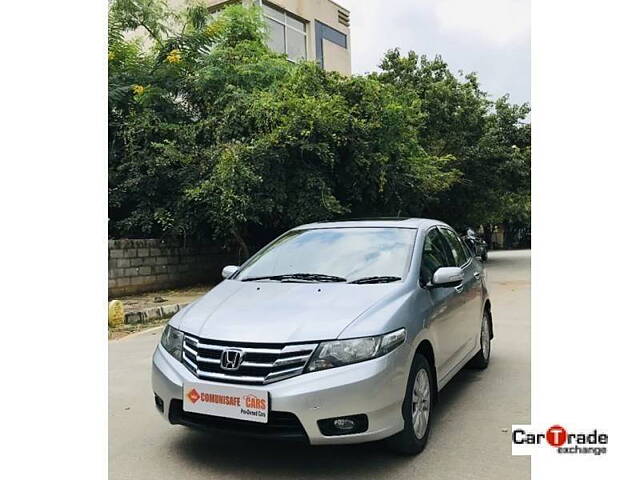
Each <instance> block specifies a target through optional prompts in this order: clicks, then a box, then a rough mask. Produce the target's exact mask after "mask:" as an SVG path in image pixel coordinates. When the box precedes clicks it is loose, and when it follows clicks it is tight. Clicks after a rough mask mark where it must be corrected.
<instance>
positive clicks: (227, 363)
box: [220, 348, 244, 370]
mask: <svg viewBox="0 0 640 480" xmlns="http://www.w3.org/2000/svg"><path fill="white" fill-rule="evenodd" d="M243 358H244V352H243V351H242V350H240V349H239V348H227V349H225V350H223V351H222V356H221V357H220V368H222V369H223V370H238V369H239V368H240V365H241V364H242V359H243Z"/></svg>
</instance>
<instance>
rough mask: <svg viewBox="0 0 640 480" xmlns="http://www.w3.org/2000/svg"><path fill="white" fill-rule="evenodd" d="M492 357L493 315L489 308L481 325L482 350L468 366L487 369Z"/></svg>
mask: <svg viewBox="0 0 640 480" xmlns="http://www.w3.org/2000/svg"><path fill="white" fill-rule="evenodd" d="M490 359H491V317H490V314H489V311H488V310H485V311H484V314H483V315H482V325H481V326H480V350H479V351H478V353H476V354H475V356H474V357H473V358H472V359H471V360H469V363H468V366H469V367H471V368H478V369H481V370H482V369H485V368H487V366H488V365H489V360H490Z"/></svg>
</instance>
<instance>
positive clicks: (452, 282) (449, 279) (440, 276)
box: [430, 267, 464, 288]
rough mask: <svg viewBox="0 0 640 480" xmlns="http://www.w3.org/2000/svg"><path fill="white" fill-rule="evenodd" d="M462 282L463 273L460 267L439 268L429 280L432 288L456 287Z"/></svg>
mask: <svg viewBox="0 0 640 480" xmlns="http://www.w3.org/2000/svg"><path fill="white" fill-rule="evenodd" d="M462 280H464V272H463V271H462V269H461V268H460V267H440V268H439V269H437V270H436V271H435V273H434V274H433V278H432V279H431V285H430V286H431V287H432V288H447V287H457V286H458V285H460V284H461V283H462Z"/></svg>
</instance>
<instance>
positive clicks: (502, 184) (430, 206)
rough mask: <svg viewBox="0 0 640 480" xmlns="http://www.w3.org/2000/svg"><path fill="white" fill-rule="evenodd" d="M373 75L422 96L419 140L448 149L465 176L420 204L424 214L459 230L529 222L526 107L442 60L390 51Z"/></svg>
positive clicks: (442, 151) (436, 150) (431, 148)
mask: <svg viewBox="0 0 640 480" xmlns="http://www.w3.org/2000/svg"><path fill="white" fill-rule="evenodd" d="M380 67H381V70H382V71H381V73H380V74H376V75H375V77H376V78H378V79H379V80H380V81H382V82H385V83H388V84H392V85H395V86H397V87H398V88H401V89H403V90H406V91H412V92H414V93H415V94H416V96H417V97H418V98H419V99H420V110H421V117H420V118H421V123H420V127H419V128H420V141H421V145H422V147H423V148H424V149H425V150H426V151H427V152H430V153H431V154H434V155H438V156H443V155H450V156H451V157H453V158H454V159H455V160H454V161H453V163H452V165H453V166H455V168H457V169H458V170H459V171H460V172H461V179H460V181H459V182H455V183H453V184H452V185H451V188H448V189H443V190H440V191H439V193H438V194H437V198H436V199H435V201H427V202H423V203H422V206H423V208H424V209H423V210H422V212H421V213H422V214H423V215H425V216H429V217H436V218H442V219H443V220H445V221H447V222H448V223H450V224H452V225H454V226H456V227H458V228H462V227H464V226H467V225H472V226H477V225H480V224H484V225H485V226H486V227H487V228H486V229H487V230H488V231H491V230H492V228H493V225H494V224H506V225H507V227H508V226H509V225H518V226H520V227H521V226H524V225H527V224H529V223H530V220H529V219H530V168H531V161H530V158H531V147H530V146H531V135H530V132H531V128H530V124H528V123H526V122H525V120H526V118H527V116H528V114H529V107H528V105H526V104H525V105H512V104H510V103H509V101H508V96H504V97H501V98H499V99H497V100H496V101H495V102H492V101H490V100H489V99H488V97H487V95H486V93H484V92H483V91H482V90H481V89H480V85H479V82H478V78H477V76H476V75H475V74H467V75H463V74H462V73H460V74H458V75H455V74H454V73H452V72H451V71H450V70H449V68H448V66H447V64H446V63H445V62H444V61H443V60H442V58H440V57H438V56H436V57H435V58H434V59H433V60H429V59H427V58H426V57H425V56H418V55H417V54H416V53H415V52H409V53H408V55H407V56H405V57H403V56H402V55H401V54H400V52H399V51H398V50H397V49H396V50H391V51H389V52H387V54H386V55H385V57H384V58H383V60H382V62H381V65H380Z"/></svg>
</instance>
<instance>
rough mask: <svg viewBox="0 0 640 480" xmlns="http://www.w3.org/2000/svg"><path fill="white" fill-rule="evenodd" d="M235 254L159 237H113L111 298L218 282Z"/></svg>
mask: <svg viewBox="0 0 640 480" xmlns="http://www.w3.org/2000/svg"><path fill="white" fill-rule="evenodd" d="M237 263H238V259H237V257H236V256H235V255H229V254H224V253H219V248H218V247H216V246H213V245H198V246H183V245H182V244H181V243H180V242H177V241H170V240H158V239H144V240H130V239H124V240H109V298H114V297H120V296H124V295H131V294H134V293H142V292H150V291H153V290H159V289H164V288H173V287H180V286H186V285H193V284H195V283H200V282H211V283H215V282H218V281H220V280H222V277H221V274H220V272H221V270H222V267H224V266H225V265H230V264H237Z"/></svg>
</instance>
